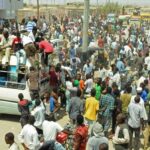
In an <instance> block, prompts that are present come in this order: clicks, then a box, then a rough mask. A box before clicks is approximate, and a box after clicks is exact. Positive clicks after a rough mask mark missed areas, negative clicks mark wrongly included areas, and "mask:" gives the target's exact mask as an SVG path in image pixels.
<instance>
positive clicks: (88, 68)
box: [83, 60, 93, 76]
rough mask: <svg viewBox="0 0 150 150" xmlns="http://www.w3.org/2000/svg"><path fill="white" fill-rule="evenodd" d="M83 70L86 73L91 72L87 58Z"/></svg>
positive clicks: (91, 67) (91, 68) (90, 65)
mask: <svg viewBox="0 0 150 150" xmlns="http://www.w3.org/2000/svg"><path fill="white" fill-rule="evenodd" d="M83 72H84V74H85V76H86V75H88V74H93V66H92V64H90V61H89V60H87V62H86V64H85V65H84V66H83Z"/></svg>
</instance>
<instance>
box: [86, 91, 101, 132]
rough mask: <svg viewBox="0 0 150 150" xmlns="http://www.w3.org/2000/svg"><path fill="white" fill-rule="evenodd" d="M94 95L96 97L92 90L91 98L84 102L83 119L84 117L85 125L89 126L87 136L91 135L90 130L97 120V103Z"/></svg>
mask: <svg viewBox="0 0 150 150" xmlns="http://www.w3.org/2000/svg"><path fill="white" fill-rule="evenodd" d="M95 95H96V90H95V89H92V90H91V97H89V98H87V99H86V102H85V114H84V117H85V120H86V122H87V124H88V125H89V134H91V128H92V126H93V124H94V122H95V121H96V119H97V112H98V110H99V103H98V101H97V100H96V99H95Z"/></svg>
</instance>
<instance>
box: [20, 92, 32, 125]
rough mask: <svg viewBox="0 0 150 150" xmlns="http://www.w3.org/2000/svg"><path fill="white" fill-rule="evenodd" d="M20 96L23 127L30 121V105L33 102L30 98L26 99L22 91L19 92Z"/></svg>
mask: <svg viewBox="0 0 150 150" xmlns="http://www.w3.org/2000/svg"><path fill="white" fill-rule="evenodd" d="M18 98H19V102H18V110H19V112H20V113H21V117H20V123H21V126H22V127H23V126H24V125H26V124H27V122H28V115H29V114H30V111H29V106H30V104H31V103H30V102H29V101H28V100H26V99H24V96H23V94H22V93H19V95H18Z"/></svg>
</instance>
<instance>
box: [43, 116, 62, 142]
mask: <svg viewBox="0 0 150 150" xmlns="http://www.w3.org/2000/svg"><path fill="white" fill-rule="evenodd" d="M55 121H56V120H55V117H54V114H53V113H51V114H50V115H49V116H46V118H45V120H44V121H43V123H42V129H43V136H44V141H45V142H46V141H50V140H56V136H57V134H58V133H59V132H62V131H63V128H62V127H61V126H60V125H59V124H58V123H57V122H55Z"/></svg>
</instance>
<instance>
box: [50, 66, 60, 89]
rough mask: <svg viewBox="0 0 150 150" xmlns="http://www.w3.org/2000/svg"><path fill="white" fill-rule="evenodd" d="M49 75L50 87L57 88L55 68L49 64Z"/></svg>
mask: <svg viewBox="0 0 150 150" xmlns="http://www.w3.org/2000/svg"><path fill="white" fill-rule="evenodd" d="M49 76H50V80H49V84H50V89H54V88H57V86H58V77H57V74H56V69H55V66H54V65H51V66H50V71H49Z"/></svg>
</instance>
